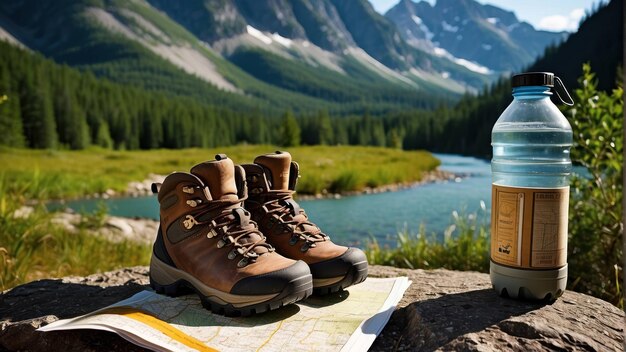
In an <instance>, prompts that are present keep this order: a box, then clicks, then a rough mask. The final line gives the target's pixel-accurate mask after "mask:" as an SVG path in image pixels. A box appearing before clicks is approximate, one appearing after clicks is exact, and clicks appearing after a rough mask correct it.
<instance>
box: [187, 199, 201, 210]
mask: <svg viewBox="0 0 626 352" xmlns="http://www.w3.org/2000/svg"><path fill="white" fill-rule="evenodd" d="M186 203H187V205H188V206H190V207H192V208H195V207H197V206H198V204H200V203H202V200H201V199H190V200H188V201H187V202H186Z"/></svg>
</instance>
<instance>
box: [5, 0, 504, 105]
mask: <svg viewBox="0 0 626 352" xmlns="http://www.w3.org/2000/svg"><path fill="white" fill-rule="evenodd" d="M0 28H1V30H0V37H4V38H7V39H12V40H13V42H17V43H19V44H20V45H23V46H24V47H27V48H29V49H31V50H33V51H37V52H40V53H42V54H43V55H45V56H46V57H49V58H52V59H53V60H55V61H56V62H59V63H62V64H67V65H70V66H73V67H77V68H79V69H82V70H88V71H91V72H93V73H94V74H96V75H97V76H99V77H105V78H108V79H110V80H112V81H115V82H118V83H122V84H128V85H133V86H137V87H140V88H145V89H148V90H155V91H159V92H165V93H169V94H175V95H183V96H192V97H195V98H196V99H198V100H201V101H203V102H208V103H211V104H216V103H220V104H226V105H228V106H233V107H234V108H236V109H242V110H245V109H251V108H255V107H258V108H261V109H280V110H283V111H284V110H285V109H292V110H294V111H296V112H298V111H311V110H313V111H314V110H319V109H326V110H328V111H329V112H331V113H332V114H334V115H346V114H351V113H361V112H363V111H365V110H368V111H370V112H371V113H376V114H379V113H384V112H385V111H389V110H393V109H402V108H432V107H434V106H438V105H440V104H442V103H443V104H447V103H449V102H451V101H453V100H456V99H458V97H459V96H460V95H461V94H462V93H463V92H465V91H468V90H469V91H477V90H478V89H480V88H481V87H483V86H484V85H485V84H488V83H489V82H491V81H493V79H494V78H495V75H494V74H491V73H490V72H481V71H478V72H477V71H476V70H472V67H469V68H468V67H467V65H463V64H459V63H456V62H454V61H452V60H449V59H447V58H442V57H438V56H436V55H433V54H432V53H427V52H425V51H422V50H420V49H417V48H414V47H412V46H410V45H408V44H407V43H406V42H404V40H403V39H402V37H401V36H400V34H399V33H398V31H397V29H396V27H395V25H393V23H391V22H390V21H389V20H388V19H386V18H385V17H383V16H381V15H380V14H378V13H376V12H375V11H374V10H373V8H372V6H371V5H370V4H369V2H367V0H351V1H345V0H292V1H285V0H257V1H249V0H247V1H244V0H238V1H224V0H188V1H164V0H148V1H144V0H133V1H121V0H78V1H71V0H58V1H53V0H43V1H35V0H17V1H0Z"/></svg>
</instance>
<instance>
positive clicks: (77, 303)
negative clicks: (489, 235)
mask: <svg viewBox="0 0 626 352" xmlns="http://www.w3.org/2000/svg"><path fill="white" fill-rule="evenodd" d="M370 274H371V276H373V277H395V276H408V277H409V279H410V280H412V281H413V283H412V285H411V286H410V287H409V289H408V290H407V291H406V293H405V295H404V297H403V299H402V300H401V301H400V304H399V305H398V308H397V309H396V311H395V312H394V313H393V315H392V317H391V319H390V321H389V323H388V324H387V326H386V327H385V329H384V330H383V331H382V333H381V334H380V336H379V337H378V338H377V339H376V341H375V342H374V344H373V346H372V348H371V350H372V351H416V350H420V351H421V350H424V351H430V350H435V349H441V350H469V351H493V350H510V351H533V350H537V351H544V350H588V351H593V350H595V351H622V350H623V342H624V339H623V334H624V313H623V312H622V311H621V310H620V309H618V308H616V307H615V306H613V305H611V304H610V303H608V302H605V301H602V300H600V299H597V298H594V297H590V296H587V295H584V294H581V293H576V292H570V291H567V292H565V294H564V295H563V296H562V297H561V298H560V299H558V300H557V301H556V302H554V303H552V304H547V303H536V302H535V303H534V302H525V301H517V300H512V299H507V298H501V297H498V296H497V295H496V294H495V292H494V291H493V290H492V289H491V284H490V282H489V276H488V275H487V274H483V273H476V272H458V271H449V270H444V269H438V270H408V269H398V268H391V267H385V266H372V267H371V270H370ZM147 283H148V269H147V267H132V268H125V269H120V270H117V271H112V272H107V273H102V274H94V275H91V276H87V277H66V278H62V279H46V280H39V281H34V282H31V283H28V284H25V285H21V286H18V287H15V288H13V289H11V290H8V291H6V292H4V293H3V294H2V295H0V350H9V351H17V350H29V351H50V350H63V351H144V349H142V348H140V347H137V346H135V345H132V344H131V343H129V342H127V341H125V340H124V339H122V338H121V337H118V336H117V335H115V334H113V333H108V332H102V331H94V330H76V331H64V332H50V333H40V332H36V331H35V329H36V328H38V327H40V326H43V325H45V324H49V323H50V322H52V321H55V320H57V319H65V318H70V317H74V316H77V315H81V314H85V313H88V312H91V311H93V310H96V309H99V308H102V307H105V306H107V305H109V304H112V303H115V302H117V301H120V300H122V299H124V298H127V297H130V296H132V295H133V294H135V293H137V292H139V291H141V290H143V289H145V288H146V285H147Z"/></svg>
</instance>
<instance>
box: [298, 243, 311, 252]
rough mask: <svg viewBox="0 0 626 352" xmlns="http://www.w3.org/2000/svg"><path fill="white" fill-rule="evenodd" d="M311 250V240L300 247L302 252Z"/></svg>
mask: <svg viewBox="0 0 626 352" xmlns="http://www.w3.org/2000/svg"><path fill="white" fill-rule="evenodd" d="M308 250H309V242H306V243H304V244H303V245H302V247H300V252H306V251H308Z"/></svg>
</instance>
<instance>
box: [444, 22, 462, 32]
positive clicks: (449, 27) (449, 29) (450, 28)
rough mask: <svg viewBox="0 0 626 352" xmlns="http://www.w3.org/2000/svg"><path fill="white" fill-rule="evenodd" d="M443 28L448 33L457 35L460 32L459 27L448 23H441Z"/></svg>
mask: <svg viewBox="0 0 626 352" xmlns="http://www.w3.org/2000/svg"><path fill="white" fill-rule="evenodd" d="M441 27H443V30H444V31H446V32H452V33H456V32H457V31H458V30H459V27H457V26H453V25H451V24H449V23H448V22H446V21H441Z"/></svg>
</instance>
